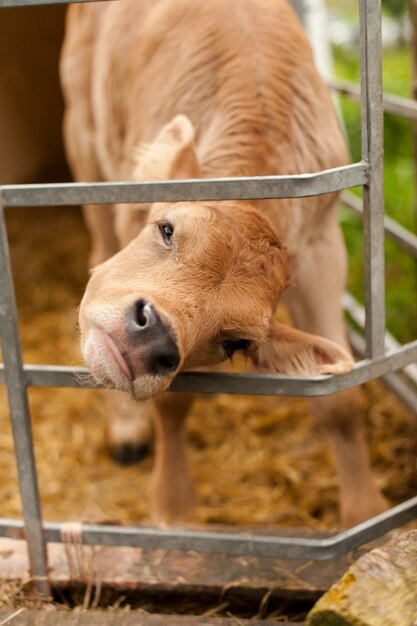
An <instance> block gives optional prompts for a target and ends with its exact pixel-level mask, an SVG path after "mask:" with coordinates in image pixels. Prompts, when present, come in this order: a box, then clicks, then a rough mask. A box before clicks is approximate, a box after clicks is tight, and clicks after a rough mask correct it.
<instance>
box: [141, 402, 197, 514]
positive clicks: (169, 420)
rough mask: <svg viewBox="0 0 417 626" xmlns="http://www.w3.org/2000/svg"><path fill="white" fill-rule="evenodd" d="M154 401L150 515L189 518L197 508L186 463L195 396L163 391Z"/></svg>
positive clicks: (192, 482) (192, 484)
mask: <svg viewBox="0 0 417 626" xmlns="http://www.w3.org/2000/svg"><path fill="white" fill-rule="evenodd" d="M154 402H155V408H156V412H155V465H154V470H153V476H152V480H151V498H150V500H151V517H152V520H153V521H154V522H157V523H162V524H172V523H175V522H182V521H186V520H187V519H190V518H191V517H192V515H193V512H194V509H195V491H194V481H193V479H192V477H191V474H190V470H189V468H188V463H187V451H186V444H187V433H186V420H187V415H188V412H189V410H190V408H191V405H192V403H193V396H192V395H189V394H180V393H169V392H166V393H163V394H161V395H159V396H157V397H156V398H155V399H154Z"/></svg>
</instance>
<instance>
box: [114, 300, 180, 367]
mask: <svg viewBox="0 0 417 626" xmlns="http://www.w3.org/2000/svg"><path fill="white" fill-rule="evenodd" d="M125 319H126V324H125V330H126V335H127V340H128V344H129V347H130V348H131V350H128V353H127V359H128V364H129V367H130V368H131V370H132V373H133V375H135V370H136V365H137V364H136V361H137V360H140V366H141V369H142V371H143V370H144V371H145V372H146V374H151V375H153V376H165V375H167V374H169V373H170V372H174V371H175V370H176V369H177V367H178V365H179V363H180V360H181V358H180V353H179V350H178V346H177V344H176V342H175V340H174V338H173V337H172V334H171V332H170V330H169V329H168V328H167V326H166V324H165V323H164V322H163V320H162V319H161V317H160V315H159V314H158V312H157V311H156V309H155V307H154V306H153V304H152V303H151V302H148V301H147V300H144V299H142V298H141V299H139V300H136V302H134V304H133V305H132V306H130V307H129V308H128V310H127V311H126V318H125ZM137 351H138V352H139V354H138V355H137V354H136V352H137ZM139 355H140V356H139Z"/></svg>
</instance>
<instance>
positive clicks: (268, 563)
mask: <svg viewBox="0 0 417 626" xmlns="http://www.w3.org/2000/svg"><path fill="white" fill-rule="evenodd" d="M268 532H271V530H270V529H269V531H268ZM280 534H281V535H282V534H283V531H282V529H280ZM287 534H298V535H301V534H302V533H301V531H300V532H298V531H292V533H287ZM304 535H306V532H305V531H304ZM310 536H311V534H310ZM315 536H317V533H315ZM321 536H323V535H321ZM373 547H375V544H373ZM368 549H369V546H367V547H366V546H365V547H363V548H361V549H360V550H356V551H355V552H354V553H350V554H348V555H346V556H343V557H338V558H336V559H332V560H329V561H300V560H298V561H290V560H279V559H274V558H256V557H234V556H228V555H224V554H200V553H196V552H180V551H166V550H144V549H140V548H128V547H106V546H95V547H90V546H84V547H83V548H82V553H83V561H84V568H83V570H84V571H83V572H81V575H80V573H78V574H77V573H76V572H75V573H74V571H73V572H71V571H70V569H71V568H70V567H69V563H68V555H67V553H66V551H65V548H64V546H63V545H62V544H48V558H49V571H50V579H51V582H52V585H53V586H54V587H58V588H63V589H65V588H67V587H68V586H69V585H71V584H72V583H73V582H74V580H76V579H77V578H78V580H79V579H81V580H84V582H85V581H87V580H89V581H90V582H91V583H92V584H95V583H96V582H99V583H100V585H101V586H102V587H106V586H107V587H110V588H111V589H113V590H115V591H129V590H130V591H134V590H135V589H140V592H141V595H142V596H146V595H148V596H150V597H151V596H155V594H160V593H164V594H171V595H175V594H177V595H178V594H183V595H187V596H194V597H196V598H200V597H203V596H205V597H206V598H207V599H210V601H217V600H220V601H227V602H231V603H233V602H238V603H239V602H242V601H243V600H244V599H247V600H251V601H253V602H258V603H259V602H261V601H262V599H263V598H264V597H265V595H266V594H268V597H269V598H271V599H274V598H275V599H279V598H285V599H286V600H291V601H305V602H310V603H312V602H313V601H315V600H316V599H318V597H320V596H321V595H322V594H323V593H324V592H325V591H326V590H327V589H328V588H329V587H330V586H331V585H332V584H334V583H335V582H336V580H338V579H339V578H340V577H341V576H342V575H343V573H344V571H345V570H346V569H347V568H348V567H349V565H350V564H351V563H352V562H353V561H354V560H355V559H356V558H357V557H358V556H360V555H361V554H363V553H364V552H365V551H367V550H368ZM27 571H28V563H27V555H26V547H25V543H24V542H22V541H18V540H9V539H0V576H1V577H3V578H6V579H8V580H23V581H25V580H28V574H27Z"/></svg>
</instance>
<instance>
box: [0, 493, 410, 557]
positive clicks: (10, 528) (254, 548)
mask: <svg viewBox="0 0 417 626" xmlns="http://www.w3.org/2000/svg"><path fill="white" fill-rule="evenodd" d="M416 515H417V496H416V497H414V498H412V499H410V500H407V502H404V503H402V504H399V505H397V506H395V507H393V508H392V509H390V510H389V511H385V512H384V513H381V514H380V515H377V516H376V517H373V518H372V519H370V520H367V521H366V522H363V523H361V524H358V525H357V526H354V527H353V528H350V529H349V530H346V531H344V532H341V533H339V534H337V535H334V536H333V537H328V538H325V539H306V538H304V537H279V536H278V537H277V536H266V535H250V534H247V533H220V532H205V531H196V530H191V529H184V530H182V529H181V530H179V529H173V530H162V529H159V528H147V527H126V526H124V527H115V526H104V525H93V524H83V526H82V542H83V543H84V544H86V545H108V546H133V547H142V548H147V549H151V550H155V549H159V548H161V549H164V550H184V551H188V550H194V551H197V552H219V553H223V554H234V555H239V554H241V555H248V556H258V557H261V556H263V557H265V556H266V557H275V558H285V559H303V560H308V559H313V560H324V559H331V558H334V557H336V556H340V555H342V554H346V553H347V552H349V551H350V550H354V549H355V548H357V547H358V546H361V545H363V544H364V543H367V542H368V541H371V540H373V539H375V538H376V537H380V536H382V535H384V534H385V533H387V532H388V531H389V530H392V529H393V528H397V527H398V526H401V525H403V524H406V523H407V522H409V521H411V520H412V519H414V518H415V517H416ZM63 526H64V525H63V524H60V523H51V522H45V524H44V529H45V536H46V539H47V541H51V542H56V543H59V542H62V536H61V531H62V528H63ZM22 527H23V525H22V523H21V522H20V521H16V520H4V519H2V520H0V536H3V537H10V538H14V539H19V538H21V531H22Z"/></svg>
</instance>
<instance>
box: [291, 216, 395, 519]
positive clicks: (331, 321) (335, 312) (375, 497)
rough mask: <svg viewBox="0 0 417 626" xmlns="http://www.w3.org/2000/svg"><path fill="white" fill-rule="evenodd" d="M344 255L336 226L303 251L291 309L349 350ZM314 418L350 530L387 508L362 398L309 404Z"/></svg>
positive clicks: (298, 320)
mask: <svg viewBox="0 0 417 626" xmlns="http://www.w3.org/2000/svg"><path fill="white" fill-rule="evenodd" d="M345 275H346V251H345V246H344V242H343V238H342V234H341V232H340V228H339V226H338V224H337V223H336V221H334V222H333V223H331V224H330V225H329V226H328V227H326V228H325V227H323V230H322V232H321V233H320V236H319V237H318V238H317V239H315V240H314V241H312V242H311V243H310V244H309V245H308V246H307V247H305V248H304V249H303V254H302V258H301V260H300V261H299V263H298V265H297V267H296V272H295V286H294V287H293V288H291V289H290V290H289V291H288V294H287V304H288V306H289V308H290V312H291V315H292V318H293V320H294V323H295V325H296V326H297V327H298V328H300V329H301V330H304V331H307V332H310V333H314V334H317V335H320V336H322V337H326V338H328V339H331V340H333V341H336V342H338V343H339V344H341V345H342V346H344V347H345V348H346V349H348V350H350V348H349V345H348V342H347V338H346V329H345V322H344V317H343V311H342V306H341V298H342V294H343V290H344V288H345ZM310 404H311V408H312V412H313V415H314V416H315V418H316V419H317V421H318V423H319V424H320V426H321V427H322V428H323V429H324V431H325V432H326V434H327V436H328V439H329V443H330V446H331V449H332V452H333V456H334V461H335V466H336V471H337V474H338V478H339V491H340V516H341V522H342V524H343V526H346V527H349V526H352V525H354V524H357V523H359V522H361V521H364V520H365V519H368V518H369V517H372V516H373V515H376V514H378V513H381V512H382V511H383V510H385V509H386V508H387V503H386V501H385V499H384V497H383V496H382V495H381V493H380V491H379V490H378V488H377V487H376V485H375V483H374V480H373V477H372V474H371V467H370V461H369V455H368V450H367V445H366V442H365V436H364V428H363V412H364V408H363V399H362V396H361V392H360V390H359V388H358V387H356V388H353V389H347V390H345V391H342V392H339V393H336V394H333V395H330V396H326V397H320V398H312V399H311V400H310Z"/></svg>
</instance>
